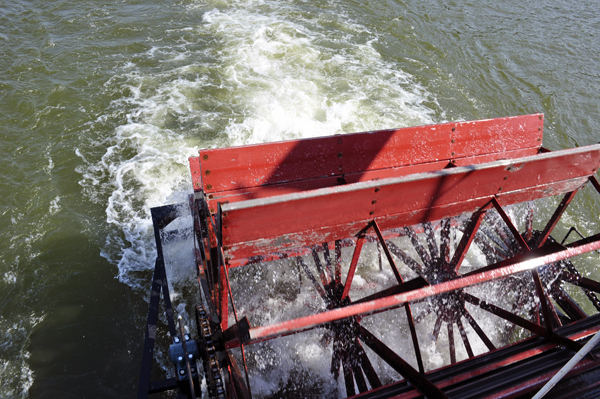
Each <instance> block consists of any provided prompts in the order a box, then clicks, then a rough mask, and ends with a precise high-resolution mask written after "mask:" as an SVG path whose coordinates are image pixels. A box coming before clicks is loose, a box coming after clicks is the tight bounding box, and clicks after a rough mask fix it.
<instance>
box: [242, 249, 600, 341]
mask: <svg viewBox="0 0 600 399" xmlns="http://www.w3.org/2000/svg"><path fill="white" fill-rule="evenodd" d="M596 249H600V240H597V241H593V242H591V243H588V244H585V245H581V246H576V247H571V248H568V249H565V250H560V251H556V252H551V253H549V254H548V255H545V256H539V257H536V258H533V259H528V260H524V261H520V262H516V263H513V264H511V263H510V262H506V263H508V264H506V263H505V264H506V265H505V266H502V267H499V268H497V269H493V270H487V271H485V272H482V273H475V274H471V275H468V276H465V277H460V278H457V279H455V280H450V281H446V282H443V283H440V284H437V285H434V286H428V287H424V288H421V289H417V290H413V291H410V292H406V293H402V294H397V295H392V296H389V297H385V298H380V299H375V300H373V301H369V302H364V303H360V304H353V305H349V306H346V307H343V308H337V309H332V310H329V311H325V312H323V313H318V314H313V315H310V316H305V317H300V318H298V319H293V320H288V321H283V322H280V323H275V324H272V325H268V326H260V327H254V328H251V329H250V339H251V341H255V340H260V339H265V338H267V337H273V336H279V335H282V334H286V333H288V332H292V331H299V330H304V329H307V328H311V327H315V326H317V325H322V324H325V323H330V322H332V321H335V320H341V319H344V318H347V317H351V316H358V315H364V314H370V313H374V312H376V311H380V310H385V309H392V308H397V307H398V306H401V305H403V304H405V303H408V302H413V301H416V300H419V299H423V298H428V297H431V296H434V295H438V294H442V293H444V292H450V291H454V290H458V289H461V288H465V287H469V286H471V285H475V284H481V283H484V282H487V281H491V280H497V279H501V278H504V277H507V276H509V275H512V274H515V273H520V272H523V271H526V270H532V269H535V268H537V267H540V266H543V265H546V264H549V263H554V262H558V261H560V260H563V259H567V258H571V257H573V256H577V255H581V254H584V253H587V252H590V251H593V250H596Z"/></svg>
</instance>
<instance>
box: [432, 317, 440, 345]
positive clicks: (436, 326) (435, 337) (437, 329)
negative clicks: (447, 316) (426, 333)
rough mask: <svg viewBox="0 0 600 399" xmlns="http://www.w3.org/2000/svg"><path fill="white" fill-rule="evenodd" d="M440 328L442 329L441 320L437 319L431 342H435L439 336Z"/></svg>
mask: <svg viewBox="0 0 600 399" xmlns="http://www.w3.org/2000/svg"><path fill="white" fill-rule="evenodd" d="M440 328H442V318H441V317H438V318H437V320H436V321H435V325H434V326H433V341H434V342H437V340H438V337H439V335H440Z"/></svg>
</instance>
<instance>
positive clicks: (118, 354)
mask: <svg viewBox="0 0 600 399" xmlns="http://www.w3.org/2000/svg"><path fill="white" fill-rule="evenodd" d="M597 7H598V6H597V3H596V2H593V1H590V0H578V1H573V0H571V1H569V0H560V1H547V0H542V1H540V2H535V3H533V2H523V1H514V0H509V1H502V2H498V1H490V0H484V1H477V2H471V1H446V0H422V1H414V2H408V1H406V2H403V1H400V0H388V1H371V2H368V1H359V0H328V1H321V0H312V1H302V0H281V1H259V0H256V1H252V0H245V1H244V0H241V1H234V0H183V1H179V0H176V1H171V2H161V1H157V0H146V1H136V0H131V1H117V0H97V1H90V0H77V1H75V0H44V1H42V0H30V1H25V0H14V1H8V0H0V170H1V171H2V173H1V174H0V398H29V397H30V398H96V397H133V396H134V395H135V392H136V389H137V378H138V374H139V366H140V358H141V345H142V343H143V323H144V320H145V317H146V312H147V298H148V293H147V289H148V287H149V285H150V279H151V274H152V270H151V269H152V266H153V264H154V256H155V252H154V244H153V236H152V231H151V221H150V217H149V208H150V207H153V206H158V205H162V204H165V203H173V202H179V201H183V200H185V198H186V196H187V195H188V194H189V193H190V192H191V184H190V179H189V172H188V166H187V157H189V156H191V155H193V154H195V153H196V151H197V149H198V148H200V147H215V146H228V145H237V144H245V143H259V142H267V141H275V140H282V139H289V138H299V137H313V136H322V135H330V134H335V133H349V132H355V131H364V130H375V129H381V128H391V127H404V126H413V125H420V124H430V123H439V122H444V121H455V120H471V119H483V118H493V117H500V116H511V115H519V114H525V113H533V112H543V113H544V114H545V118H546V119H545V127H544V129H545V134H544V145H545V146H546V147H547V148H549V149H551V150H557V149H562V148H571V147H577V146H583V145H589V144H594V143H597V142H598V141H600V108H599V104H600V14H599V13H598V9H597ZM542 216H544V212H543V211H542ZM548 216H549V215H545V216H544V217H546V218H547V217H548ZM599 216H600V200H599V198H598V196H597V195H596V196H593V195H591V191H586V192H585V193H584V194H582V197H581V199H579V200H578V202H576V203H574V204H573V207H572V208H570V209H569V211H568V212H567V217H568V220H569V222H570V223H572V224H574V225H577V226H578V228H579V229H581V230H583V231H585V232H591V231H594V229H596V230H597V228H598V225H599V223H598V222H599V220H598V217H599ZM255 388H256V390H257V392H263V391H264V392H267V393H268V389H266V388H265V389H263V391H261V388H260V387H255ZM342 393H343V391H342Z"/></svg>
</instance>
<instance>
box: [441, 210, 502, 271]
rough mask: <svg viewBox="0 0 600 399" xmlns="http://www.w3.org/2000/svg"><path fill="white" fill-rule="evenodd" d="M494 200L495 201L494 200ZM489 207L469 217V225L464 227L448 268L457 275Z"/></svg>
mask: <svg viewBox="0 0 600 399" xmlns="http://www.w3.org/2000/svg"><path fill="white" fill-rule="evenodd" d="M494 200H495V199H494ZM488 207H489V205H488V206H485V207H483V209H481V210H479V211H477V212H475V213H474V214H473V216H471V220H470V221H469V224H468V225H467V226H466V227H465V231H464V232H463V236H462V239H461V240H460V243H459V244H458V247H457V248H456V251H455V252H454V257H453V258H452V262H451V263H450V268H451V269H453V270H454V271H455V272H456V273H458V269H460V266H461V265H462V262H463V259H465V256H466V255H467V251H468V250H469V247H470V246H471V242H473V239H474V238H475V234H477V230H478V229H479V225H480V224H481V221H482V220H483V217H484V216H485V212H486V209H487V208H488Z"/></svg>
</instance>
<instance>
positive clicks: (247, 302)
mask: <svg viewBox="0 0 600 399" xmlns="http://www.w3.org/2000/svg"><path fill="white" fill-rule="evenodd" d="M543 122H544V118H543V115H541V114H534V115H525V116H518V117H509V118H499V119H491V120H481V121H474V122H458V123H446V124H440V125H431V126H422V127H411V128H404V129H395V130H383V131H375V132H365V133H356V134H346V135H335V136H331V137H323V138H312V139H303V140H294V141H286V142H278V143H269V144H259V145H248V146H242V147H231V148H219V149H205V150H200V152H199V156H198V157H193V158H190V168H191V174H192V183H193V187H194V194H193V195H192V196H191V198H190V203H189V209H191V218H192V220H193V233H192V234H193V239H192V240H193V243H194V249H193V251H194V254H195V259H196V266H197V279H198V286H199V296H198V300H197V303H198V305H197V306H196V309H195V319H196V320H195V324H196V325H195V326H191V327H192V328H190V331H188V332H186V331H185V330H184V326H183V324H184V323H183V320H181V318H179V320H178V321H177V322H176V321H175V319H174V315H173V309H172V306H171V302H170V296H169V287H168V284H167V279H166V273H165V266H164V255H163V244H164V242H165V236H166V233H165V231H166V229H167V226H168V225H169V224H170V223H171V222H172V221H174V220H175V219H177V218H179V217H181V215H182V211H181V209H182V208H184V207H187V206H188V205H187V204H178V205H168V206H163V207H159V208H154V209H152V219H153V222H154V230H155V237H156V244H157V252H158V257H157V260H156V267H155V273H154V280H153V285H152V289H151V292H152V295H151V299H150V311H149V317H148V323H147V328H146V340H145V347H144V356H143V360H142V373H141V378H140V385H139V391H138V397H139V398H142V397H147V396H148V395H149V394H153V393H158V392H162V391H166V390H171V389H178V390H179V395H181V396H183V397H190V398H193V397H199V396H202V391H204V392H205V395H207V396H208V397H209V398H251V397H252V396H253V395H252V392H251V387H253V386H254V385H255V384H253V381H252V380H253V378H256V376H257V375H259V374H260V373H259V372H258V371H255V370H253V367H256V366H257V364H256V363H257V362H256V361H250V359H249V356H248V353H249V352H250V353H252V348H253V347H255V346H260V345H265V343H268V342H269V341H272V340H286V339H287V340H289V339H290V336H296V335H298V336H300V335H302V334H304V335H305V336H306V337H312V338H314V339H316V340H317V342H316V343H315V345H317V346H318V347H319V348H321V350H322V353H321V356H322V358H323V359H324V360H323V361H324V362H326V363H327V366H326V370H327V372H326V374H327V375H320V376H318V377H319V378H321V379H328V380H337V381H338V382H339V383H337V384H333V385H334V386H336V387H337V388H336V389H335V390H334V391H330V392H329V393H328V395H333V396H339V397H356V398H391V397H394V398H414V397H423V396H424V397H428V398H446V397H457V398H458V397H460V398H471V397H472V398H483V397H489V398H499V397H531V396H533V394H535V392H537V391H539V390H540V388H542V387H543V386H544V385H546V386H548V384H547V383H548V381H549V380H550V379H551V378H552V377H553V376H554V375H555V374H557V373H558V372H559V370H561V371H562V373H563V374H564V376H563V377H562V379H561V381H560V382H559V383H558V385H557V386H556V387H555V388H554V390H553V391H552V395H554V396H553V397H595V396H594V395H595V394H598V392H600V385H599V384H600V383H599V382H598V381H599V378H598V377H599V376H600V368H599V367H600V359H599V358H598V357H597V355H599V354H600V348H599V349H596V348H595V343H596V342H597V341H593V339H594V338H595V337H596V335H595V334H596V332H597V331H599V330H600V315H599V314H598V313H599V312H600V301H599V300H598V297H597V294H598V293H600V283H599V282H598V281H597V279H598V277H600V271H599V270H598V267H597V261H598V255H597V251H598V250H599V249H600V233H592V234H584V233H586V232H587V230H589V229H591V228H594V227H597V226H598V224H599V223H598V220H593V221H591V222H587V221H577V220H573V218H570V217H568V214H566V213H565V211H566V210H567V207H568V206H569V204H570V203H572V201H573V200H574V199H575V201H577V196H576V195H577V193H578V192H580V191H584V190H586V191H588V193H586V194H582V195H583V199H582V200H580V201H579V202H578V203H577V207H578V209H577V213H578V214H586V213H588V212H586V211H585V210H586V208H591V207H593V206H594V204H593V203H591V202H589V200H588V198H591V196H592V195H598V194H599V193H600V185H599V183H598V181H597V180H596V178H595V176H594V174H595V173H596V171H597V170H598V167H599V166H600V145H592V146H587V147H581V148H575V149H568V150H560V151H549V150H547V149H546V148H544V147H543V146H542V130H543ZM582 210H583V211H582ZM589 213H592V211H591V209H590V210H589ZM593 214H594V215H597V214H598V212H597V210H596V211H595V213H593ZM544 215H546V216H544ZM563 215H564V217H563ZM548 216H549V218H548ZM594 218H597V216H594ZM582 226H583V227H582ZM580 230H582V231H583V233H582V232H581V231H580ZM268 268H271V269H275V270H277V271H279V272H280V273H281V274H287V276H288V278H287V280H286V282H285V287H284V288H285V289H284V288H282V290H281V292H283V293H284V294H282V295H281V296H280V297H279V299H278V301H274V300H273V299H272V298H269V299H267V298H264V299H262V300H261V297H262V296H263V294H264V295H267V291H269V289H268V288H267V287H266V283H265V282H264V281H262V280H261V279H260V278H256V279H252V278H249V277H248V276H250V277H251V276H252V275H254V274H258V275H260V273H261V271H262V270H266V269H268ZM238 276H240V277H239V278H238ZM261 284H262V285H261ZM161 291H162V294H163V295H162V296H163V301H164V308H165V310H166V316H165V319H164V320H165V324H166V325H167V326H168V328H169V335H170V337H171V344H170V347H169V356H170V358H171V360H172V362H173V364H174V370H175V373H176V374H175V377H172V378H169V379H164V380H159V381H151V375H152V373H151V370H152V362H153V357H154V342H155V339H156V331H157V327H159V326H160V324H161V323H159V321H158V320H159V317H158V309H159V302H160V298H161V295H160V294H161ZM300 291H302V292H307V291H308V292H309V293H310V294H311V295H312V296H310V295H309V296H308V297H306V296H305V300H304V303H302V304H301V306H296V308H299V309H296V311H295V312H294V313H286V312H285V311H277V310H276V309H275V310H273V309H271V310H272V313H271V314H270V316H269V317H265V313H264V309H265V308H266V311H268V310H269V308H273V307H277V306H280V305H281V303H282V302H283V305H281V306H280V308H281V309H284V310H285V309H287V308H286V307H285V306H284V305H285V301H286V300H289V301H293V300H294V298H296V297H297V296H298V292H300ZM286 293H287V294H286ZM290 293H291V294H290ZM286 298H287V299H286ZM306 298H308V299H306ZM261 309H262V310H261ZM261 312H262V313H261ZM273 313H274V314H273ZM390 337H391V338H390ZM398 337H403V338H402V339H398ZM593 337H594V338H593ZM598 337H599V338H600V334H599V335H598ZM303 342H304V341H303ZM586 343H588V345H586ZM283 346H285V345H283ZM293 350H295V349H293ZM432 354H433V355H432ZM576 354H578V355H580V357H581V359H580V360H579V358H577V359H576V360H577V361H572V362H569V363H574V365H572V366H571V367H570V368H569V369H566V368H565V364H566V363H567V362H568V361H569V360H570V359H573V358H574V356H575V355H576ZM253 356H254V355H253ZM278 356H285V355H284V354H281V353H280V354H279V355H278ZM290 358H293V359H296V360H298V359H299V358H300V357H298V356H296V357H294V355H293V354H292V355H290ZM434 358H435V359H434ZM202 369H203V372H202ZM300 377H301V373H295V375H290V376H288V377H287V381H288V382H289V383H288V388H289V387H291V386H293V384H292V383H293V380H294V378H300ZM305 385H306V383H305ZM309 385H310V384H309ZM307 389H308V391H305V392H300V393H299V392H297V391H293V389H289V390H285V389H282V390H280V391H277V392H276V393H271V397H292V396H294V397H305V396H319V395H321V396H323V395H324V394H323V392H320V393H319V392H317V391H311V390H310V388H307ZM561 395H562V396H561ZM586 395H588V396H586ZM255 396H256V393H255Z"/></svg>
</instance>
